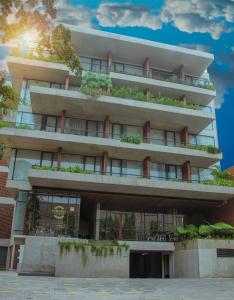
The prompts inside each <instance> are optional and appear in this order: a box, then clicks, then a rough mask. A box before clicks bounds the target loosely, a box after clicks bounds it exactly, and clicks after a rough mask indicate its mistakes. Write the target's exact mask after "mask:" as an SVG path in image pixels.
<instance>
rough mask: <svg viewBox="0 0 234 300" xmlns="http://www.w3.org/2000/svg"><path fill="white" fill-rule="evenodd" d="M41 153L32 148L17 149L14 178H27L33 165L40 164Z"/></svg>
mask: <svg viewBox="0 0 234 300" xmlns="http://www.w3.org/2000/svg"><path fill="white" fill-rule="evenodd" d="M40 160H41V153H40V152H39V151H32V150H17V153H16V162H15V168H14V174H13V179H14V180H27V179H28V172H29V170H30V169H31V168H32V166H33V165H37V166H39V165H40Z"/></svg>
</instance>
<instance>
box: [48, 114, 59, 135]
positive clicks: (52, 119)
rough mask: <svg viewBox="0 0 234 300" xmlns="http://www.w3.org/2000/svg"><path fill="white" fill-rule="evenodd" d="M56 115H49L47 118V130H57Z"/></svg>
mask: <svg viewBox="0 0 234 300" xmlns="http://www.w3.org/2000/svg"><path fill="white" fill-rule="evenodd" d="M56 125H57V124H56V117H49V116H48V117H47V120H46V131H49V132H55V131H56Z"/></svg>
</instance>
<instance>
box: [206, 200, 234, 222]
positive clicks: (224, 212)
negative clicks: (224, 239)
mask: <svg viewBox="0 0 234 300" xmlns="http://www.w3.org/2000/svg"><path fill="white" fill-rule="evenodd" d="M211 219H212V223H217V222H224V223H227V224H230V225H233V226H234V199H231V200H229V201H228V202H227V204H225V205H224V206H222V207H219V208H216V209H214V210H213V211H212V213H211Z"/></svg>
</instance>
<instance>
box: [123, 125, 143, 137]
mask: <svg viewBox="0 0 234 300" xmlns="http://www.w3.org/2000/svg"><path fill="white" fill-rule="evenodd" d="M123 128H124V134H127V135H133V136H135V135H137V136H140V137H142V136H143V128H142V127H140V126H131V125H124V126H123Z"/></svg>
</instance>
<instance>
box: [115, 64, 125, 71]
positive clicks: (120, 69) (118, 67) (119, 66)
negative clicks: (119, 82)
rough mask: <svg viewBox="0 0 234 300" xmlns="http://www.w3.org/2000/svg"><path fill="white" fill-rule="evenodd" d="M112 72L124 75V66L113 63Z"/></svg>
mask: <svg viewBox="0 0 234 300" xmlns="http://www.w3.org/2000/svg"><path fill="white" fill-rule="evenodd" d="M114 72H117V73H124V65H123V64H119V63H114Z"/></svg>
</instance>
